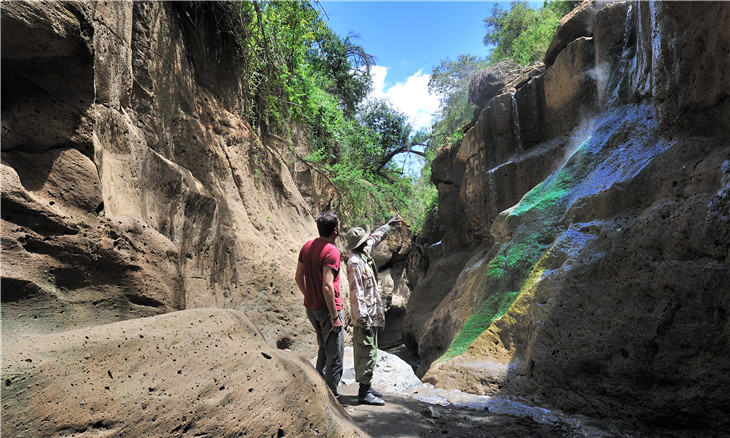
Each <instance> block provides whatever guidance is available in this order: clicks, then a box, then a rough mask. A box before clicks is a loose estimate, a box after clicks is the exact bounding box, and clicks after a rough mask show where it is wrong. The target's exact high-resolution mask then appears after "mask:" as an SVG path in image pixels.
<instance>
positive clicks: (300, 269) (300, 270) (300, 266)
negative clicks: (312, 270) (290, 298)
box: [294, 262, 307, 295]
mask: <svg viewBox="0 0 730 438" xmlns="http://www.w3.org/2000/svg"><path fill="white" fill-rule="evenodd" d="M294 280H296V282H297V286H298V287H299V292H301V293H302V295H304V290H305V289H306V287H307V284H306V283H305V280H304V263H302V262H299V263H297V273H296V275H294Z"/></svg>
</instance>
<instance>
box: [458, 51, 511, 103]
mask: <svg viewBox="0 0 730 438" xmlns="http://www.w3.org/2000/svg"><path fill="white" fill-rule="evenodd" d="M521 70H522V68H521V67H520V66H519V64H517V63H516V62H514V61H511V60H506V61H502V62H500V63H497V64H495V65H493V66H491V67H489V68H486V69H484V70H480V71H478V72H476V73H475V74H474V75H473V76H472V78H471V81H470V82H469V95H468V97H469V103H473V104H474V105H476V106H477V107H478V108H484V106H485V105H486V104H487V102H489V100H490V99H492V98H493V97H494V96H496V95H498V94H502V93H503V92H504V90H505V86H506V85H507V84H509V83H510V82H513V81H514V80H515V79H516V78H517V77H519V76H520V72H521Z"/></svg>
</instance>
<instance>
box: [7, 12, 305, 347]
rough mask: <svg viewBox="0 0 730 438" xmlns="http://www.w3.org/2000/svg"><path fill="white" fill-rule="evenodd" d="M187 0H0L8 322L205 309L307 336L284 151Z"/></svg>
mask: <svg viewBox="0 0 730 438" xmlns="http://www.w3.org/2000/svg"><path fill="white" fill-rule="evenodd" d="M185 7H186V6H185V4H182V3H181V4H173V3H167V4H165V3H144V2H68V3H62V2H55V3H52V4H41V3H33V2H13V3H8V5H3V14H2V20H3V26H2V29H3V63H2V68H3V112H2V114H3V115H2V118H3V120H2V126H3V141H2V145H3V146H2V147H3V154H2V162H3V172H2V174H3V193H2V202H3V208H2V220H3V224H2V225H3V226H2V240H3V265H2V271H3V272H2V282H3V283H2V287H3V306H2V313H3V315H2V324H3V337H4V338H7V337H8V336H13V335H14V334H17V333H22V332H33V333H48V332H51V331H58V330H65V329H69V328H74V327H83V326H88V325H96V324H103V323H108V322H113V321H119V320H124V319H128V318H136V317H140V316H149V315H155V314H159V313H164V312H169V311H172V310H177V309H183V308H194V307H219V308H236V309H240V310H243V311H245V312H247V313H248V314H249V315H250V317H251V319H252V321H253V322H254V323H255V324H256V325H257V326H258V327H260V329H261V330H262V331H263V332H264V334H265V335H266V336H267V339H269V340H270V341H271V342H272V343H276V344H277V345H284V346H286V347H288V348H292V349H294V350H296V351H302V352H304V351H310V349H311V347H312V345H313V344H314V342H315V339H314V337H313V336H309V333H303V332H302V330H301V327H302V326H305V323H306V319H305V318H304V312H303V308H302V305H301V294H300V293H299V292H298V290H297V288H296V284H295V283H294V281H293V277H294V270H295V268H296V257H297V253H298V250H299V247H300V246H301V244H302V243H303V242H304V241H305V240H306V239H307V238H308V237H309V236H311V237H314V236H315V235H316V227H315V226H314V221H313V217H312V212H311V210H310V207H309V206H308V205H307V203H306V202H305V201H304V199H303V198H302V196H301V195H300V194H299V191H298V189H297V187H296V185H295V183H294V180H293V178H292V173H291V172H290V166H291V167H294V166H293V162H294V158H293V157H289V156H287V151H288V150H289V149H288V145H285V144H284V142H283V141H279V140H277V139H261V138H259V137H258V136H257V135H256V134H255V133H254V132H253V131H252V130H251V128H250V127H249V125H248V123H247V122H246V121H245V120H244V119H243V117H242V116H241V114H242V113H243V105H244V104H243V98H242V93H241V87H242V85H241V83H240V80H241V79H240V76H239V75H237V72H238V69H239V67H238V66H237V65H236V62H235V61H234V59H235V57H234V56H233V55H234V52H233V51H234V50H235V48H234V46H233V45H232V44H228V43H229V42H227V41H225V40H223V38H225V37H224V36H220V35H218V34H217V30H216V29H215V26H213V25H212V23H210V22H206V21H205V20H204V18H201V17H197V18H196V19H198V20H199V22H198V26H197V27H195V26H193V24H192V22H190V20H192V18H191V16H190V13H189V11H184V10H180V9H179V8H185ZM29 35H30V36H31V37H28V36H29ZM301 138H303V137H302V136H298V137H295V139H301ZM294 146H295V147H301V146H302V145H299V144H295V145H294Z"/></svg>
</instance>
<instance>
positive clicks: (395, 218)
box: [387, 211, 401, 225]
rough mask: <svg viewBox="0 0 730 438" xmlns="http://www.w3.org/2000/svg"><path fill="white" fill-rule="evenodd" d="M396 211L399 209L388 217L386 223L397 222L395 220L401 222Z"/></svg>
mask: <svg viewBox="0 0 730 438" xmlns="http://www.w3.org/2000/svg"><path fill="white" fill-rule="evenodd" d="M398 213H400V212H399V211H396V212H395V214H394V215H393V217H392V218H390V220H389V221H388V223H387V224H388V225H391V224H394V223H397V222H401V220H400V219H399V218H398Z"/></svg>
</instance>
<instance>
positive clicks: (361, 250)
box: [345, 213, 399, 406]
mask: <svg viewBox="0 0 730 438" xmlns="http://www.w3.org/2000/svg"><path fill="white" fill-rule="evenodd" d="M395 222H399V219H398V214H397V213H396V214H395V216H393V217H392V218H391V219H390V220H389V221H388V223H386V224H385V225H383V226H382V227H379V228H378V229H376V230H375V231H374V232H373V233H372V234H370V227H368V226H365V227H353V228H351V229H350V230H349V231H348V232H347V234H346V235H345V239H346V240H347V249H348V250H350V251H351V255H350V259H349V260H348V261H347V278H348V280H349V283H350V315H351V316H352V323H353V326H354V327H353V333H352V341H353V342H352V343H353V350H354V362H355V380H356V381H357V382H358V383H359V384H360V388H359V391H358V403H360V404H369V405H377V406H382V405H384V404H385V402H384V401H383V399H382V398H381V397H382V396H383V395H382V394H381V393H379V392H378V391H376V390H375V389H373V387H372V379H373V372H374V370H375V363H376V362H377V359H378V327H383V326H384V325H385V313H384V311H383V303H382V301H381V299H380V293H379V292H378V268H377V266H375V262H374V261H373V259H372V257H371V254H372V251H373V249H374V248H375V247H376V246H377V245H378V244H379V243H380V242H381V241H382V240H383V238H384V237H385V235H386V234H387V233H388V232H389V231H390V225H391V224H393V223H395Z"/></svg>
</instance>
